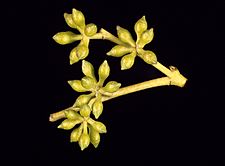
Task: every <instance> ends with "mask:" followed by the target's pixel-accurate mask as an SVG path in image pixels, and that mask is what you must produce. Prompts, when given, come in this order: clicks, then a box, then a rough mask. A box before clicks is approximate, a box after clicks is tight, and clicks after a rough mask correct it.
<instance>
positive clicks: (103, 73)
mask: <svg viewBox="0 0 225 166" xmlns="http://www.w3.org/2000/svg"><path fill="white" fill-rule="evenodd" d="M109 73H110V68H109V65H108V62H107V61H106V60H105V61H104V62H103V63H102V64H101V65H100V67H99V69H98V75H99V84H100V86H102V85H103V83H104V81H105V79H106V78H107V77H108V76H109Z"/></svg>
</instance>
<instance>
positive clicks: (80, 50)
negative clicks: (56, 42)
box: [76, 44, 89, 59]
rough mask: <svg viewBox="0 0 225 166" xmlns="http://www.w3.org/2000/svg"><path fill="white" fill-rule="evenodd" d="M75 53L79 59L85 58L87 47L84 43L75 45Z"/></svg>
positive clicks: (87, 51) (87, 52)
mask: <svg viewBox="0 0 225 166" xmlns="http://www.w3.org/2000/svg"><path fill="white" fill-rule="evenodd" d="M76 53H77V57H78V58H79V59H85V58H86V57H87V56H88V54H89V49H88V47H87V46H86V45H84V44H79V45H78V46H77V47H76Z"/></svg>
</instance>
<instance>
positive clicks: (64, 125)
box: [58, 119, 82, 130]
mask: <svg viewBox="0 0 225 166" xmlns="http://www.w3.org/2000/svg"><path fill="white" fill-rule="evenodd" d="M81 122H82V120H78V119H76V120H74V119H65V120H64V121H63V122H62V123H61V124H60V125H59V126H58V128H59V129H64V130H70V129H72V128H73V127H74V126H75V125H76V124H79V123H81Z"/></svg>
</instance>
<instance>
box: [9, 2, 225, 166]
mask: <svg viewBox="0 0 225 166" xmlns="http://www.w3.org/2000/svg"><path fill="white" fill-rule="evenodd" d="M17 3H18V5H20V6H23V8H21V7H18V6H17ZM17 3H16V4H15V5H13V7H12V6H11V7H10V5H9V7H8V8H7V12H8V13H7V15H8V16H9V18H11V19H7V21H8V22H7V23H12V26H9V27H8V29H10V30H12V32H13V34H14V33H15V34H16V35H17V36H18V37H17V40H16V42H14V43H13V47H10V49H9V51H10V52H11V53H12V55H13V56H10V57H9V59H10V62H11V66H12V68H11V67H8V68H10V69H11V70H10V69H9V70H10V71H11V72H12V73H11V76H12V75H13V77H12V80H13V81H14V82H12V85H13V86H11V89H12V90H13V91H14V94H16V95H13V96H10V97H13V98H14V99H15V98H16V101H15V102H14V105H13V106H14V108H18V106H21V107H19V108H20V109H19V111H18V110H17V111H15V112H17V113H18V112H19V115H21V114H23V117H25V118H23V119H24V120H22V119H21V120H20V119H19V121H20V122H19V123H17V125H16V126H14V133H13V135H14V137H13V139H12V140H14V141H12V142H15V138H16V140H17V141H16V144H17V145H19V147H18V148H16V151H18V153H16V156H18V154H19V156H20V157H19V159H20V160H21V161H24V162H29V163H30V165H81V164H83V165H90V164H92V165H95V164H105V165H108V164H112V163H114V164H120V163H121V162H122V163H127V164H132V163H135V162H139V165H143V164H141V163H145V164H147V165H151V163H158V164H160V163H162V162H165V163H166V164H167V165H168V164H174V163H178V164H181V165H184V164H185V163H188V164H191V165H192V164H197V165H211V164H212V163H214V164H213V165H223V164H224V159H223V158H224V155H225V153H224V145H223V143H224V129H225V127H224V117H225V116H224V110H225V107H224V104H223V103H224V99H225V98H224V92H225V86H224V85H225V82H224V77H225V73H224V71H225V70H224V69H225V67H224V64H225V63H224V62H225V61H224V59H223V57H224V55H225V54H224V53H225V51H224V43H225V40H224V39H225V38H224V31H225V26H224V22H225V15H224V10H225V7H224V6H225V4H224V2H222V1H221V2H219V1H218V2H217V1H211V2H199V1H198V2H196V1H188V2H183V1H180V2H173V1H158V0H157V1H150V0H148V1H147V0H146V1H145V0H139V1H128V0H123V1H122V0H120V1H117V0H114V1H100V0H95V1H81V0H80V1H75V0H54V1H53V0H46V1H38V2H27V3H26V4H25V5H21V4H20V3H19V2H17ZM26 5H27V6H26ZM72 8H76V9H78V10H81V11H82V12H83V13H84V14H85V16H86V22H88V23H91V22H93V23H96V24H97V25H98V27H99V28H101V27H102V28H105V29H107V30H108V31H110V32H111V33H113V34H116V29H115V27H116V25H120V26H122V27H124V28H126V29H129V30H130V32H131V33H132V34H133V35H134V31H133V26H134V24H135V22H136V21H137V20H138V19H139V18H141V17H142V16H143V15H145V16H146V20H147V21H148V24H149V27H153V28H154V31H155V38H154V40H153V42H152V43H151V44H149V45H148V46H147V48H148V49H150V50H153V51H154V52H155V53H156V55H157V57H158V60H159V62H161V63H162V64H164V65H165V66H169V65H173V66H176V67H177V68H178V69H179V70H180V72H181V73H182V74H183V75H184V76H186V77H187V78H188V82H187V84H186V85H185V87H184V88H178V87H173V86H170V87H167V86H166V87H160V88H154V89H148V90H145V91H140V92H136V93H133V94H130V95H127V96H123V97H119V98H116V99H113V100H110V101H107V102H105V103H104V112H103V114H102V116H101V117H100V121H102V122H103V123H104V124H106V126H107V130H108V133H107V134H104V135H102V136H101V143H100V145H99V147H98V148H97V149H94V148H93V146H90V147H89V148H87V149H86V150H84V151H83V152H81V151H80V148H79V146H78V144H74V143H70V142H69V134H70V131H63V130H59V129H57V126H58V125H59V123H60V122H59V121H57V122H54V123H51V122H49V121H48V117H49V114H51V113H53V112H56V111H59V110H61V109H64V108H67V107H69V106H71V105H72V104H73V102H74V100H75V98H76V97H77V96H78V93H75V92H74V91H73V90H72V89H71V88H70V87H69V85H68V84H67V80H70V79H80V78H81V77H82V72H81V62H79V63H77V64H74V65H72V66H70V65H69V52H70V50H71V49H72V48H73V46H74V45H73V44H70V45H66V46H61V45H58V44H57V43H55V42H54V41H53V39H52V36H53V35H54V34H56V33H57V32H60V31H66V30H71V29H70V28H69V27H68V26H67V25H66V23H65V21H64V18H63V13H64V12H69V13H70V12H71V10H72ZM12 20H13V22H12ZM9 25H11V24H9ZM15 25H16V26H15ZM23 25H25V26H23ZM12 36H13V35H12ZM9 41H10V42H11V39H9ZM11 46H12V45H11ZM112 46H114V44H113V43H111V42H109V41H100V40H97V41H91V44H90V48H91V50H90V54H89V56H88V58H87V60H88V61H90V62H92V63H93V64H94V66H95V67H96V68H98V66H99V65H100V64H101V63H102V62H103V60H104V59H107V60H108V62H109V65H110V67H111V75H110V77H109V78H108V80H115V81H118V82H121V83H122V86H127V85H131V84H134V83H138V82H141V81H145V80H149V79H153V78H157V77H161V76H163V74H161V73H160V72H159V71H157V70H156V69H155V68H153V67H151V66H149V65H147V64H145V63H144V62H143V61H142V60H140V59H138V58H137V59H136V62H135V65H134V66H133V68H132V69H130V70H127V71H120V58H111V57H107V56H105V53H106V52H107V51H108V50H109V49H110V48H111V47H112ZM19 51H21V53H20V54H19V55H18V52H19ZM7 76H8V75H7ZM9 77H10V75H9ZM10 78H11V77H10ZM16 119H17V118H16ZM17 120H18V119H17ZM27 147H28V149H27ZM14 149H15V148H14ZM11 152H12V151H11ZM11 152H10V153H11ZM24 152H25V153H24ZM20 154H21V155H20ZM215 163H216V164H215ZM153 165H154V164H153ZM155 165H157V164H155Z"/></svg>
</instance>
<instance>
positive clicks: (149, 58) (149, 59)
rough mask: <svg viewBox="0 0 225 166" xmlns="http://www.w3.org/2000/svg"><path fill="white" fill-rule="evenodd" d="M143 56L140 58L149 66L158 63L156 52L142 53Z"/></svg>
mask: <svg viewBox="0 0 225 166" xmlns="http://www.w3.org/2000/svg"><path fill="white" fill-rule="evenodd" d="M141 53H142V54H140V55H139V56H140V57H141V58H142V59H143V60H144V61H145V62H146V63H148V64H155V63H157V57H156V55H155V53H154V52H152V51H144V50H143V51H142V52H141Z"/></svg>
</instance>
